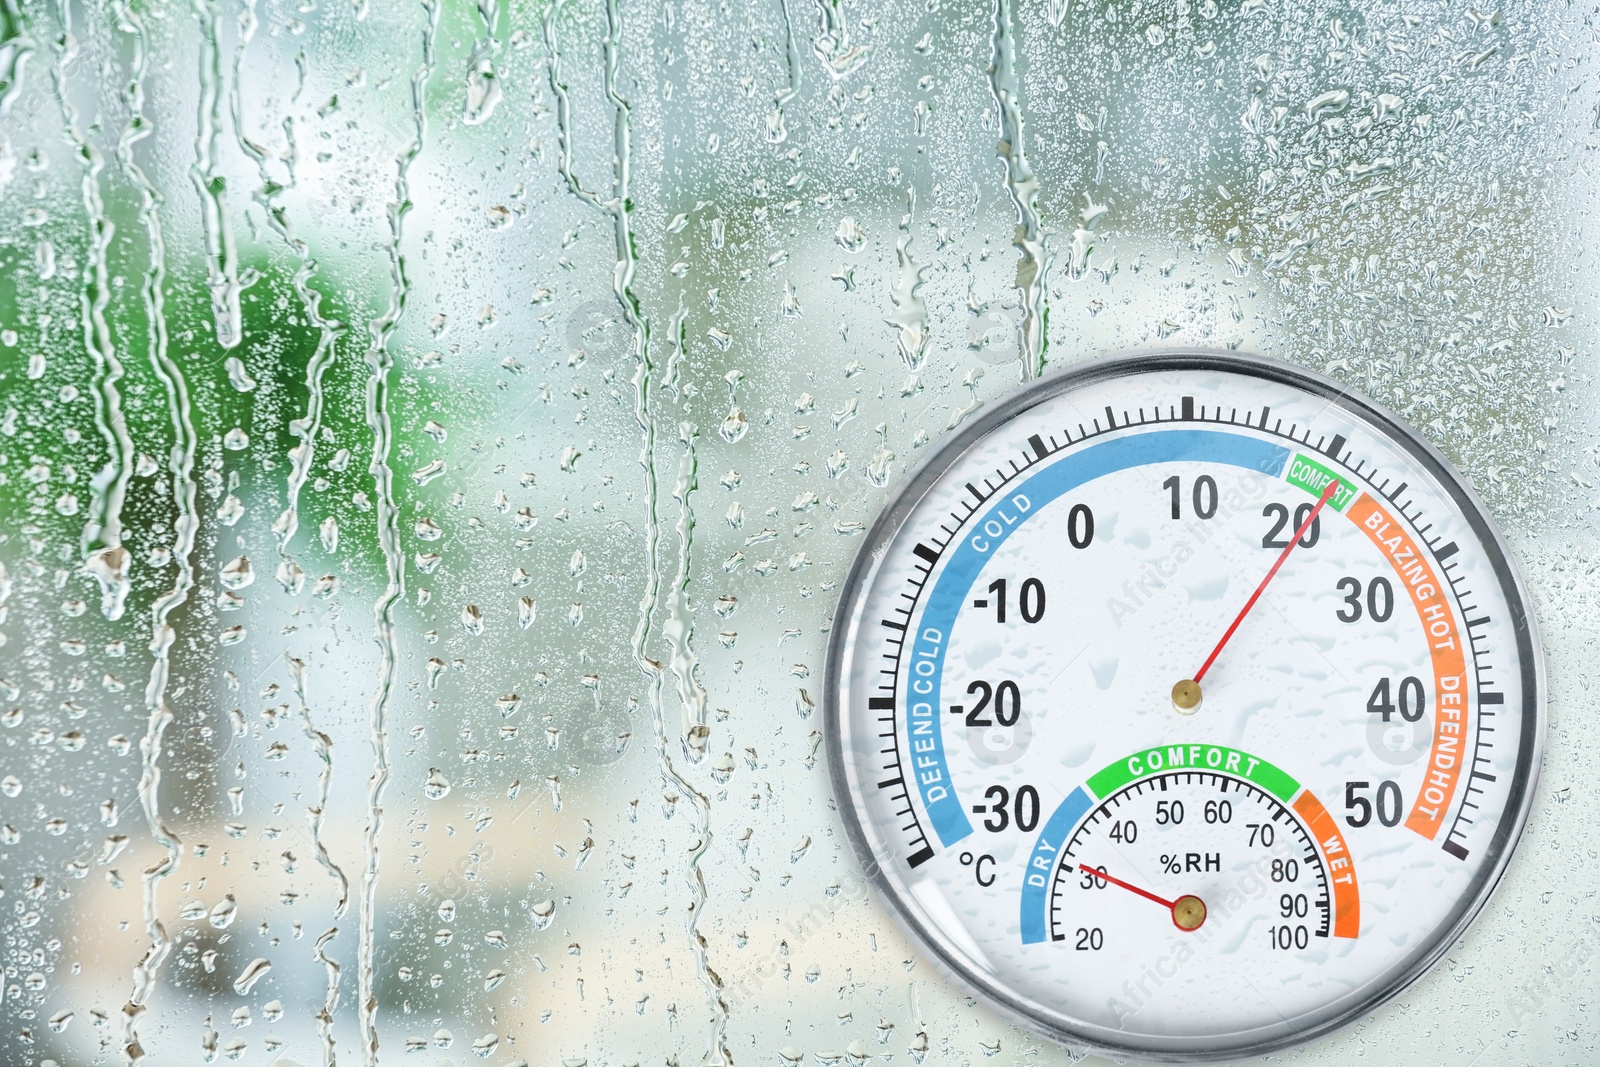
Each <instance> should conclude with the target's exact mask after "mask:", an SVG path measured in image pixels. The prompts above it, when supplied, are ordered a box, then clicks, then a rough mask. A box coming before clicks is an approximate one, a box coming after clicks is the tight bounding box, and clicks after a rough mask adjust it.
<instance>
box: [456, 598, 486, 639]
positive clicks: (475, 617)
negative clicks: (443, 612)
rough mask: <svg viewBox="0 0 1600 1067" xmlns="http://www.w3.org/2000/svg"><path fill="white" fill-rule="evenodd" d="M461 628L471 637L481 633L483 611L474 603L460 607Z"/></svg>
mask: <svg viewBox="0 0 1600 1067" xmlns="http://www.w3.org/2000/svg"><path fill="white" fill-rule="evenodd" d="M461 628H462V629H463V630H465V631H467V633H469V634H471V635H472V636H473V637H477V636H478V635H479V634H481V633H483V612H482V610H480V609H479V607H478V605H476V604H468V605H467V606H466V607H464V608H462V609H461Z"/></svg>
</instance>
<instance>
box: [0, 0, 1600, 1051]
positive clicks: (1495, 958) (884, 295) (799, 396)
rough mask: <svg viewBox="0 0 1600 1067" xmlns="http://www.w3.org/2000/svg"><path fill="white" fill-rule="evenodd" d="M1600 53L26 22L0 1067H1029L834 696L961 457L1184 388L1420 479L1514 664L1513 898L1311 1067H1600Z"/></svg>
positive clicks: (532, 13) (13, 158)
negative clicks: (1061, 380)
mask: <svg viewBox="0 0 1600 1067" xmlns="http://www.w3.org/2000/svg"><path fill="white" fill-rule="evenodd" d="M1592 23H1593V17H1592V14H1591V13H1590V12H1588V11H1587V9H1581V8H1574V7H1570V6H1561V5H1555V4H1537V3H1527V4H1502V5H1495V4H1482V5H1477V6H1474V5H1473V4H1445V3H1440V2H1437V0H1420V2H1419V3H1417V4H1414V5H1412V6H1410V7H1394V6H1387V5H1359V6H1344V5H1331V4H1319V3H1310V2H1304V0H1243V2H1242V3H1241V2H1239V0H1222V2H1218V0H1198V2H1194V0H1161V2H1155V3H1151V2H1147V0H1129V2H1124V0H1116V2H1114V3H1105V4H1099V3H1096V4H1088V3H1078V2H1072V0H1040V2H1034V3H1020V2H1015V0H995V2H994V3H993V4H990V3H985V2H973V3H956V2H949V0H946V2H939V0H928V2H927V3H918V4H913V3H899V2H896V3H872V4H867V3H861V2H857V0H848V2H846V0H760V2H756V3H740V4H714V3H706V2H700V0H693V2H682V0H671V2H666V3H638V4H634V3H626V4H624V3H621V2H620V0H612V2H611V3H610V4H605V3H601V2H599V0H595V2H591V3H579V2H577V0H571V2H568V3H565V4H555V5H549V4H527V3H504V2H499V0H478V2H477V3H476V4H470V3H466V2H452V3H420V4H417V3H411V4H377V3H370V2H369V0H355V2H350V0H321V2H314V0H305V2H301V3H297V4H288V3H278V2H273V0H259V2H258V0H242V2H239V0H227V2H221V0H195V2H194V3H192V4H179V3H170V2H165V3H163V2H156V3H144V2H139V3H130V2H126V0H121V2H113V3H110V4H105V5H101V4H87V3H70V2H66V3H49V2H40V3H28V4H25V5H24V4H18V3H17V0H0V613H3V615H0V635H3V638H0V640H3V644H0V887H3V893H0V930H3V938H0V959H3V970H4V974H3V981H0V1050H3V1055H0V1059H4V1061H5V1062H6V1063H16V1064H24V1065H28V1064H40V1065H42V1064H47V1063H55V1064H78V1063H117V1062H124V1061H129V1060H132V1061H138V1060H140V1059H143V1060H144V1061H145V1062H148V1063H160V1064H186V1063H207V1062H213V1061H218V1062H220V1061H224V1060H228V1061H231V1060H237V1061H239V1062H242V1063H256V1064H274V1063H275V1064H281V1065H284V1067H287V1065H290V1064H297V1065H301V1067H309V1065H311V1064H322V1063H332V1062H334V1060H335V1059H336V1058H337V1059H338V1060H339V1061H341V1062H345V1063H362V1062H365V1063H378V1062H383V1063H396V1062H401V1061H402V1060H404V1061H405V1062H408V1063H409V1062H413V1061H415V1062H418V1063H426V1064H443V1063H453V1064H461V1063H470V1062H475V1061H477V1060H478V1059H479V1058H480V1057H481V1058H482V1060H483V1061H484V1062H487V1063H489V1064H494V1065H501V1067H508V1065H511V1064H517V1063H522V1062H526V1063H529V1064H535V1063H538V1064H549V1063H557V1062H560V1063H564V1064H567V1065H569V1067H578V1065H581V1064H584V1063H592V1064H629V1063H641V1064H642V1063H656V1064H660V1063H663V1062H666V1063H678V1064H689V1063H728V1062H741V1063H747V1064H748V1063H780V1062H781V1063H783V1064H788V1065H798V1064H801V1063H803V1062H815V1063H820V1064H824V1065H832V1064H837V1063H840V1062H841V1061H848V1062H850V1063H852V1064H863V1063H866V1062H868V1061H869V1060H879V1059H881V1060H883V1061H885V1062H888V1061H890V1060H895V1061H899V1062H907V1061H909V1062H912V1063H965V1062H968V1061H970V1060H973V1059H975V1058H979V1057H983V1056H991V1055H997V1056H1001V1057H1004V1059H1005V1062H1012V1061H1015V1060H1017V1059H1018V1058H1020V1057H1029V1058H1030V1061H1032V1062H1041V1063H1059V1062H1065V1061H1066V1060H1067V1059H1069V1058H1070V1057H1071V1054H1070V1053H1067V1052H1063V1051H1062V1050H1060V1049H1058V1048H1056V1047H1055V1046H1053V1045H1049V1044H1048V1043H1044V1042H1041V1041H1040V1040H1038V1039H1036V1038H1033V1037H1031V1036H1029V1035H1028V1034H1026V1033H1024V1032H1022V1031H1019V1030H1016V1029H1014V1028H1012V1027H1010V1026H1009V1025H1008V1024H1006V1023H1005V1022H1003V1021H1001V1020H999V1019H997V1018H995V1017H994V1016H992V1015H990V1014H988V1013H987V1012H986V1011H985V1010H983V1009H981V1008H979V1007H977V1006H976V1005H975V1004H974V1003H973V1002H972V1001H970V1000H968V999H967V998H966V997H965V996H964V995H963V993H962V991H961V990H960V989H959V988H957V987H955V986H953V985H951V984H950V983H948V982H947V981H946V980H944V979H943V978H942V977H941V976H940V975H938V974H937V973H935V972H934V971H933V970H932V969H931V968H930V966H929V965H928V964H927V963H925V962H924V961H922V960H920V959H919V958H918V957H917V956H916V954H915V953H914V952H913V951H912V950H911V949H910V948H909V947H908V945H907V943H906V942H905V940H904V939H903V938H902V937H901V935H900V934H899V933H898V931H897V930H896V929H895V927H894V926H893V924H892V923H891V922H890V921H889V920H888V918H887V915H886V913H885V912H884V911H883V910H882V909H881V907H880V906H879V905H878V903H877V902H875V901H874V900H872V899H871V898H870V897H869V895H868V892H867V889H866V886H865V882H864V879H863V872H862V870H861V869H860V867H859V866H858V864H857V862H856V860H855V858H854V857H853V856H852V855H851V854H850V852H849V850H848V848H847V846H846V843H845V842H844V840H843V839H842V836H841V833H840V828H839V823H838V818H837V814H836V812H835V810H834V807H833V801H832V798H831V797H830V795H829V789H828V779H827V774H826V769H825V767H824V766H823V765H822V762H821V759H822V755H821V747H822V736H821V734H820V733H819V716H818V714H817V711H816V706H817V701H818V686H819V679H820V676H821V671H822V667H823V664H822V662H821V655H822V649H823V646H824V643H825V640H826V634H827V630H828V627H829V622H830V615H831V612H832V610H833V605H834V603H835V600H836V598H837V596H838V594H839V591H840V590H839V584H838V583H839V581H840V580H841V576H842V574H843V573H844V570H845V568H846V566H847V564H848V561H849V559H850V557H851V554H852V553H853V552H854V551H855V549H856V546H857V545H858V543H859V536H858V535H859V534H860V533H861V532H862V531H863V529H864V527H865V525H866V524H867V523H869V522H870V521H871V519H872V517H873V516H874V514H875V513H876V510H877V508H878V507H879V505H880V503H881V502H882V501H883V499H884V498H885V495H886V493H887V491H888V490H889V489H890V488H891V487H893V486H894V485H895V484H896V483H897V481H898V480H899V479H900V478H902V477H903V475H904V473H905V472H906V470H907V468H908V467H909V466H910V465H912V464H914V463H916V462H917V460H918V459H919V458H920V457H921V456H922V455H923V454H924V453H925V452H926V450H927V448H928V446H929V445H930V444H931V443H933V442H935V441H937V440H938V439H939V438H940V436H941V435H942V434H945V433H947V432H948V431H950V430H951V429H953V428H954V427H957V426H959V425H961V423H962V422H963V420H965V419H967V418H968V417H969V416H970V415H971V414H972V413H973V412H974V411H976V410H979V409H980V408H982V407H983V406H984V405H985V404H988V403H990V402H992V401H993V400H994V398H996V397H998V396H1000V395H1002V394H1004V393H1005V392H1006V391H1007V390H1009V389H1011V388H1012V387H1013V386H1015V385H1016V384H1017V383H1018V382H1019V381H1021V380H1025V379H1028V378H1031V377H1035V376H1037V375H1040V374H1045V373H1049V371H1050V369H1051V368H1052V367H1060V366H1062V365H1065V364H1068V363H1071V362H1074V361H1077V360H1080V359H1083V358H1087V357H1089V356H1091V355H1093V354H1095V353H1098V352H1102V351H1107V350H1111V349H1116V348H1122V347H1129V346H1135V345H1139V344H1146V343H1154V342H1158V341H1159V342H1163V343H1167V344H1207V345H1221V346H1243V347H1245V348H1250V349H1256V350H1262V351H1265V352H1268V353H1271V354H1275V355H1278V356H1281V357H1283V358H1287V359H1291V360H1294V361H1296V362H1299V363H1302V364H1305V365H1307V366H1310V367H1314V368H1317V369H1320V370H1323V371H1325V372H1327V373H1330V374H1332V375H1334V376H1336V377H1338V378H1340V379H1341V380H1344V381H1347V382H1349V383H1350V384H1351V385H1352V386H1355V387H1358V388H1360V389H1362V390H1364V391H1366V392H1367V393H1369V394H1370V395H1372V396H1374V397H1375V398H1376V399H1378V400H1379V401H1381V402H1383V403H1385V404H1387V405H1390V406H1391V407H1393V408H1395V409H1396V410H1398V411H1399V412H1401V413H1402V414H1403V415H1405V416H1406V417H1408V418H1409V419H1410V420H1412V421H1413V422H1414V423H1415V424H1416V425H1418V426H1419V427H1420V428H1421V429H1422V430H1423V431H1424V432H1425V433H1426V434H1428V435H1429V436H1430V437H1431V438H1432V439H1433V440H1434V441H1435V442H1436V443H1438V444H1439V445H1440V446H1441V447H1442V448H1443V449H1444V450H1445V452H1446V453H1447V454H1448V455H1450V456H1451V457H1452V458H1453V459H1454V460H1455V461H1456V462H1457V463H1458V464H1459V465H1460V466H1461V467H1462V469H1463V470H1465V471H1466V472H1467V473H1468V475H1469V476H1470V477H1471V478H1472V479H1473V481H1474V482H1475V483H1476V484H1477V486H1478V487H1479V489H1480V490H1481V491H1482V493H1483V494H1484V496H1485V497H1486V498H1487V500H1488V501H1489V503H1490V505H1491V507H1492V508H1493V509H1494V510H1495V511H1496V513H1497V515H1498V516H1499V518H1500V520H1501V522H1502V523H1503V525H1504V526H1505V527H1506V529H1507V531H1508V533H1509V535H1510V537H1511V540H1512V542H1513V544H1514V547H1515V548H1516V550H1517V551H1518V553H1519V554H1520V557H1521V559H1522V562H1523V564H1524V566H1525V568H1526V570H1527V573H1528V577H1529V579H1530V582H1531V585H1532V588H1533V591H1534V596H1535V600H1536V605H1537V608H1538V609H1539V611H1540V613H1541V617H1542V622H1543V628H1544V633H1545V637H1546V640H1547V642H1548V645H1549V656H1548V663H1549V672H1550V683H1551V731H1550V738H1549V745H1548V755H1547V758H1546V765H1545V768H1544V778H1543V781H1542V784H1541V787H1540V799H1539V801H1538V804H1537V806H1536V809H1535V812H1534V816H1533V822H1532V825H1531V828H1530V830H1529V833H1528V836H1527V838H1526V840H1525V841H1524V844H1523V846H1522V849H1521V852H1520V854H1519V856H1518V858H1517V860H1516V862H1515V863H1514V864H1513V867H1512V869H1511V872H1510V875H1509V876H1508V878H1507V881H1506V884H1504V885H1503V886H1502V888H1501V890H1500V892H1499V894H1498V895H1497V897H1496V898H1495V900H1494V902H1493V903H1492V904H1491V906H1490V909H1489V911H1488V913H1487V914H1486V915H1485V917H1484V918H1483V920H1482V921H1481V922H1480V923H1479V924H1478V926H1477V927H1476V928H1475V930H1474V931H1473V933H1472V934H1470V935H1469V937H1468V938H1467V940H1466V941H1465V942H1464V943H1463V944H1462V945H1461V946H1459V947H1458V948H1457V949H1456V950H1455V951H1454V952H1452V953H1451V954H1450V955H1449V957H1448V958H1447V959H1446V960H1445V961H1444V962H1443V963H1442V964H1441V965H1440V966H1439V968H1437V970H1436V971H1435V972H1434V973H1432V974H1431V975H1430V976H1429V977H1428V978H1426V979H1425V980H1424V981H1422V982H1421V983H1419V984H1418V985H1417V986H1416V987H1415V988H1414V989H1413V990H1412V991H1410V992H1409V993H1407V994H1406V995H1405V996H1404V997H1403V998H1402V999H1401V1000H1400V1001H1399V1002H1398V1003H1396V1004H1395V1005H1392V1006H1390V1007H1388V1008H1386V1009H1384V1010H1383V1011H1382V1012H1380V1013H1379V1014H1378V1015H1377V1016H1376V1017H1374V1018H1372V1019H1371V1020H1368V1021H1366V1022H1363V1023H1362V1024H1360V1025H1358V1026H1356V1027H1354V1028H1352V1029H1350V1030H1348V1031H1346V1032H1344V1033H1342V1034H1340V1035H1338V1036H1336V1037H1334V1038H1332V1039H1329V1040H1328V1041H1326V1042H1323V1043H1322V1044H1320V1045H1318V1046H1315V1047H1313V1048H1311V1049H1308V1050H1306V1051H1305V1052H1303V1053H1301V1054H1299V1055H1298V1056H1297V1057H1296V1058H1297V1060H1298V1061H1299V1062H1307V1063H1311V1062H1316V1063H1343V1062H1346V1061H1347V1060H1348V1059H1349V1058H1351V1057H1353V1056H1357V1055H1362V1054H1376V1055H1380V1056H1383V1057H1385V1058H1388V1059H1393V1058H1397V1057H1398V1058H1403V1059H1406V1060H1407V1061H1408V1062H1425V1061H1429V1060H1432V1061H1436V1062H1445V1061H1447V1060H1448V1061H1449V1062H1452V1063H1471V1062H1477V1061H1478V1058H1479V1057H1481V1058H1482V1062H1540V1063H1573V1064H1578V1063H1587V1062H1592V1061H1593V1059H1594V1057H1595V1055H1596V1044H1595V1042H1596V1038H1595V1035H1594V1032H1593V1028H1592V1026H1590V1025H1589V1024H1588V1023H1587V1022H1585V1021H1584V1020H1585V1019H1587V1018H1589V1017H1590V1016H1592V1014H1593V1011H1594V1007H1595V995H1596V993H1597V989H1600V979H1597V973H1600V972H1597V969H1596V963H1595V955H1596V953H1597V951H1600V931H1597V929H1596V927H1595V923H1594V902H1593V897H1592V893H1591V891H1590V889H1589V885H1590V882H1591V879H1590V877H1589V876H1588V875H1587V874H1586V873H1585V872H1586V871H1587V870H1588V869H1589V868H1590V867H1592V863H1593V856H1594V853H1595V851H1596V848H1597V847H1600V837H1597V835H1596V832H1595V830H1594V826H1595V825H1596V820H1597V814H1600V813H1597V811H1596V803H1597V800H1596V791H1595V789H1594V783H1595V780H1596V773H1597V769H1600V767H1597V763H1596V761H1595V758H1594V755H1593V752H1594V750H1595V746H1596V744H1597V743H1600V736H1597V727H1596V725H1595V722H1596V720H1595V717H1594V716H1593V715H1590V714H1587V712H1588V710H1589V705H1590V703H1591V701H1592V696H1591V694H1592V692H1593V689H1594V686H1595V680H1594V672H1593V658H1592V640H1593V634H1594V633H1595V632H1596V630H1597V629H1600V609H1597V603H1596V600H1597V598H1596V594H1595V588H1596V578H1595V568H1596V564H1597V558H1600V557H1597V547H1596V536H1595V534H1596V520H1595V513H1596V509H1597V508H1600V489H1597V486H1596V482H1597V479H1600V461H1597V457H1600V416H1597V407H1600V405H1597V398H1596V392H1595V387H1594V384H1593V380H1592V375H1593V374H1594V370H1595V363H1594V348H1595V342H1596V332H1597V327H1596V322H1595V319H1594V317H1593V315H1592V314H1590V313H1589V312H1588V310H1587V309H1589V308H1592V307H1594V306H1596V296H1597V293H1596V282H1595V280H1594V277H1595V276H1594V272H1593V271H1591V270H1589V269H1587V267H1586V264H1587V263H1588V261H1589V258H1590V255H1591V249H1590V247H1589V243H1590V241H1591V240H1592V236H1593V226H1594V223H1593V218H1594V209H1595V206H1596V196H1595V192H1594V189H1595V186H1594V183H1593V177H1592V170H1593V164H1592V160H1593V158H1594V153H1595V149H1596V147H1597V144H1596V142H1597V131H1596V124H1595V114H1596V106H1597V89H1596V85H1595V83H1594V76H1593V72H1592V66H1593V63H1594V59H1595V52H1594V45H1593V41H1594V27H1593V24H1592ZM408 1053H410V1054H413V1055H407V1054H408Z"/></svg>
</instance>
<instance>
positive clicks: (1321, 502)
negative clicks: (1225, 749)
mask: <svg viewBox="0 0 1600 1067" xmlns="http://www.w3.org/2000/svg"><path fill="white" fill-rule="evenodd" d="M1338 491H1339V479H1337V478H1335V479H1334V480H1333V481H1331V482H1329V483H1328V488H1326V489H1324V490H1323V491H1322V496H1321V497H1320V498H1319V499H1318V500H1317V506H1316V507H1314V508H1312V509H1311V514H1309V515H1307V516H1306V521H1305V522H1302V523H1301V524H1300V528H1299V529H1298V530H1296V531H1295V532H1294V536H1293V537H1291V538H1289V543H1288V544H1287V545H1284V546H1283V551H1282V552H1280V553H1278V561H1277V562H1276V563H1274V564H1273V565H1272V569H1271V570H1270V571H1268V572H1267V576H1266V577H1265V578H1263V579H1261V584H1260V585H1258V586H1256V591H1255V592H1254V593H1251V594H1250V599H1249V600H1246V601H1245V602H1244V607H1242V608H1240V609H1239V614H1238V615H1236V616H1235V617H1234V620H1233V625H1232V626H1229V627H1228V632H1227V633H1225V634H1223V635H1222V640H1221V641H1218V642H1217V647H1216V648H1213V649H1212V650H1211V655H1209V656H1207V657H1206V661H1205V662H1204V663H1202V664H1201V665H1200V669H1199V670H1198V671H1196V672H1195V674H1194V682H1195V684H1196V685H1198V684H1199V682H1200V680H1201V679H1203V678H1204V677H1205V676H1206V672H1207V671H1209V670H1210V669H1211V665H1212V664H1213V663H1215V662H1217V656H1218V655H1220V654H1221V652H1222V649H1223V647H1224V646H1225V645H1227V643H1228V640H1229V639H1230V638H1232V637H1233V634H1234V631H1236V630H1238V629H1239V624H1240V623H1241V622H1244V617H1245V616H1246V615H1248V614H1250V609H1251V608H1253V607H1255V606H1256V601H1258V600H1260V599H1261V594H1262V593H1264V592H1266V590H1267V583H1268V582H1270V581H1272V576H1273V575H1275V574H1277V573H1278V568H1280V567H1282V566H1283V561H1284V560H1286V559H1288V558H1289V553H1291V552H1293V551H1294V546H1295V545H1298V544H1299V543H1300V538H1301V537H1303V536H1304V535H1305V532H1306V531H1307V530H1309V529H1311V524H1312V523H1314V522H1316V521H1317V513H1318V512H1320V511H1321V510H1322V509H1323V507H1324V506H1326V504H1327V503H1328V501H1330V500H1332V499H1333V494H1334V493H1336V492H1338ZM1179 684H1180V685H1181V684H1182V683H1181V682H1180V683H1179Z"/></svg>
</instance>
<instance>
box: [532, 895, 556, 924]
mask: <svg viewBox="0 0 1600 1067" xmlns="http://www.w3.org/2000/svg"><path fill="white" fill-rule="evenodd" d="M528 910H529V911H531V912H532V913H533V928H534V929H535V930H546V929H549V927H550V923H551V922H552V921H553V920H554V917H555V914H556V902H555V901H553V900H541V901H539V903H537V904H535V905H534V906H533V907H532V908H530V909H528Z"/></svg>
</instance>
